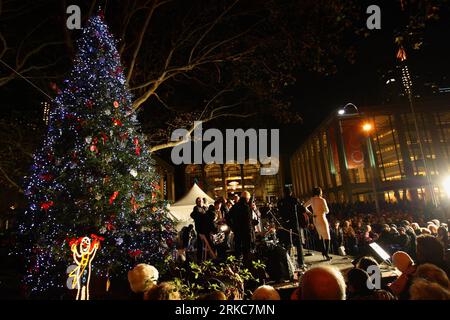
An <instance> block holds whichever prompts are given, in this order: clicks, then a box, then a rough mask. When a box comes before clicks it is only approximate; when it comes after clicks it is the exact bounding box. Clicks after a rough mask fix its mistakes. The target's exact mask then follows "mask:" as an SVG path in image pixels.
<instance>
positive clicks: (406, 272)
mask: <svg viewBox="0 0 450 320" xmlns="http://www.w3.org/2000/svg"><path fill="white" fill-rule="evenodd" d="M392 263H393V264H394V266H395V267H396V268H397V269H398V270H399V271H400V272H401V275H400V276H399V277H398V278H397V279H395V281H394V282H392V283H390V284H388V289H389V290H390V291H391V292H392V293H393V294H394V295H395V296H396V297H397V298H398V299H399V300H409V298H410V297H409V289H410V287H411V284H412V280H413V276H414V273H415V272H416V269H417V266H416V265H415V264H414V261H413V259H412V258H411V256H410V255H409V254H408V253H406V252H404V251H397V252H396V253H394V254H393V255H392Z"/></svg>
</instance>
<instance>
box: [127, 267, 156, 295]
mask: <svg viewBox="0 0 450 320" xmlns="http://www.w3.org/2000/svg"><path fill="white" fill-rule="evenodd" d="M158 278H159V272H158V270H157V269H156V268H155V267H154V266H151V265H148V264H145V263H140V264H138V265H136V266H135V267H134V268H133V269H132V270H130V271H128V282H129V284H130V288H131V291H133V292H134V293H137V294H143V293H144V292H146V291H148V290H150V289H151V288H152V287H154V286H156V284H157V282H158Z"/></svg>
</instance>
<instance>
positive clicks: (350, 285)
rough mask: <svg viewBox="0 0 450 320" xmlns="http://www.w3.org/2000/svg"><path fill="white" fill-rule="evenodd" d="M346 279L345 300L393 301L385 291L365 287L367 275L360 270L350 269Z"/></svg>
mask: <svg viewBox="0 0 450 320" xmlns="http://www.w3.org/2000/svg"><path fill="white" fill-rule="evenodd" d="M347 278H348V281H347V293H348V295H347V300H395V297H394V296H393V295H392V294H391V293H390V292H388V291H386V290H382V289H376V288H370V287H369V286H368V285H367V283H368V282H369V278H370V277H369V274H368V273H367V272H366V271H364V270H362V269H358V268H353V269H351V270H350V271H349V272H348V274H347Z"/></svg>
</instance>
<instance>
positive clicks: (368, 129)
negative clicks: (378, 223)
mask: <svg viewBox="0 0 450 320" xmlns="http://www.w3.org/2000/svg"><path fill="white" fill-rule="evenodd" d="M362 129H363V131H364V132H365V134H366V137H367V138H366V144H367V154H368V155H369V166H370V168H369V170H368V171H369V172H370V181H371V184H372V195H373V198H374V201H375V209H376V211H377V214H380V204H379V203H378V194H377V186H376V182H375V177H376V174H375V161H373V159H372V157H373V148H372V140H371V138H370V137H371V133H372V131H373V125H372V124H371V123H370V122H365V123H364V124H363V126H362Z"/></svg>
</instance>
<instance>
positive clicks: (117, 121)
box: [112, 118, 123, 127]
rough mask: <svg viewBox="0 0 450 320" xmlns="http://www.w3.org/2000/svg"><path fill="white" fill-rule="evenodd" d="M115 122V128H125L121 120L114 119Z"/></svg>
mask: <svg viewBox="0 0 450 320" xmlns="http://www.w3.org/2000/svg"><path fill="white" fill-rule="evenodd" d="M112 120H113V124H114V125H115V126H119V127H122V126H123V124H122V122H121V121H120V120H119V119H114V118H113V119H112Z"/></svg>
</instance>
